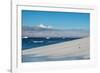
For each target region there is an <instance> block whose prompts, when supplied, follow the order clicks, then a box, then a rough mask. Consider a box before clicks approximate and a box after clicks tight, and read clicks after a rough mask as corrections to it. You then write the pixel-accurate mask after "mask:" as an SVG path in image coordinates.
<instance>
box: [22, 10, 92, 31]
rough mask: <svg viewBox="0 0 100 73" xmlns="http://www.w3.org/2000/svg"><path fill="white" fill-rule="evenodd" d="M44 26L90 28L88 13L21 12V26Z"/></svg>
mask: <svg viewBox="0 0 100 73" xmlns="http://www.w3.org/2000/svg"><path fill="white" fill-rule="evenodd" d="M39 24H46V25H49V26H52V27H53V28H57V29H86V30H89V27H90V14H89V13H75V12H50V11H33V10H22V25H23V26H36V25H39Z"/></svg>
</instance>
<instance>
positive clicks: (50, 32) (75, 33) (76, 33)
mask: <svg viewBox="0 0 100 73" xmlns="http://www.w3.org/2000/svg"><path fill="white" fill-rule="evenodd" d="M86 36H89V31H86V30H82V29H66V30H64V29H63V30H62V29H54V28H53V27H51V26H48V25H43V24H40V25H37V26H33V27H29V26H28V27H27V26H23V27H22V37H86Z"/></svg>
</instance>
